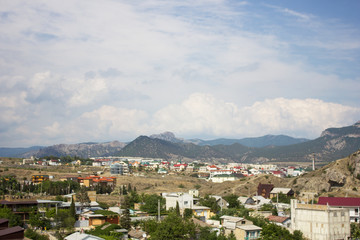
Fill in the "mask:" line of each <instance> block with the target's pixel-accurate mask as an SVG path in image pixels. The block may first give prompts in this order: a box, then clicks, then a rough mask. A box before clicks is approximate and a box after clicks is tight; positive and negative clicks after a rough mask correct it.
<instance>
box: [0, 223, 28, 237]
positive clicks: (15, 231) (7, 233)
mask: <svg viewBox="0 0 360 240" xmlns="http://www.w3.org/2000/svg"><path fill="white" fill-rule="evenodd" d="M0 239H1V240H21V239H24V229H23V228H22V227H20V226H15V227H9V228H4V229H2V230H0Z"/></svg>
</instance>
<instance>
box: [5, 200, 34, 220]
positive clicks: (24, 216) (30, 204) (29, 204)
mask: <svg viewBox="0 0 360 240" xmlns="http://www.w3.org/2000/svg"><path fill="white" fill-rule="evenodd" d="M0 206H1V207H3V206H6V207H8V208H10V209H11V210H12V211H13V213H14V214H15V215H18V216H20V219H21V220H22V221H27V220H28V219H29V215H30V212H27V211H23V209H25V208H37V206H38V202H37V201H36V200H17V201H6V200H2V201H0Z"/></svg>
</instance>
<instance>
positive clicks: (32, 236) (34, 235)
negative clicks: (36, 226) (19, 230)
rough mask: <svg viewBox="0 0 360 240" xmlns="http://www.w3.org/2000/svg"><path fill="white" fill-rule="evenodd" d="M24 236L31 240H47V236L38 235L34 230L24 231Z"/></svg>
mask: <svg viewBox="0 0 360 240" xmlns="http://www.w3.org/2000/svg"><path fill="white" fill-rule="evenodd" d="M24 236H25V237H27V238H29V239H33V240H49V237H48V236H46V235H42V234H39V233H37V232H35V231H34V230H32V229H31V228H28V229H26V231H25V233H24Z"/></svg>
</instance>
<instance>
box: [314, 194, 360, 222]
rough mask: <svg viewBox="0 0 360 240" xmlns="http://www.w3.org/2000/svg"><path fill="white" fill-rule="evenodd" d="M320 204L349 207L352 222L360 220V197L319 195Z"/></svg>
mask: <svg viewBox="0 0 360 240" xmlns="http://www.w3.org/2000/svg"><path fill="white" fill-rule="evenodd" d="M318 204H321V205H329V206H331V207H341V208H345V209H348V210H349V215H350V222H356V223H359V222H360V214H359V210H360V198H351V197H319V201H318Z"/></svg>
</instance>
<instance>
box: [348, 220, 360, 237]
mask: <svg viewBox="0 0 360 240" xmlns="http://www.w3.org/2000/svg"><path fill="white" fill-rule="evenodd" d="M350 231H351V237H352V238H360V224H359V223H351V225H350Z"/></svg>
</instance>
